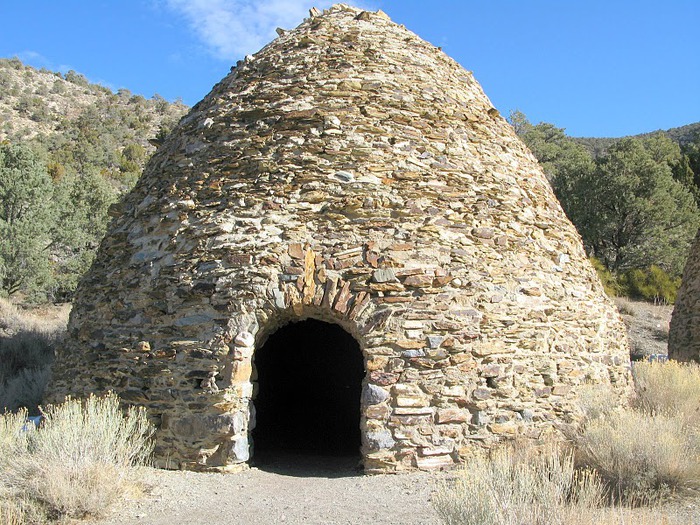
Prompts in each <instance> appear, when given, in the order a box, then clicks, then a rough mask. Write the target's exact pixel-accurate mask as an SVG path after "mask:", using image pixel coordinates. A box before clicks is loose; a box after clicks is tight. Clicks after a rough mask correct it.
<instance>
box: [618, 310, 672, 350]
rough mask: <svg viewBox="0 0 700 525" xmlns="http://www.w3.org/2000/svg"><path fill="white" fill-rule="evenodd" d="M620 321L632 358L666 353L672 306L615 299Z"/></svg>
mask: <svg viewBox="0 0 700 525" xmlns="http://www.w3.org/2000/svg"><path fill="white" fill-rule="evenodd" d="M615 304H616V305H617V308H618V310H619V311H620V314H622V319H623V320H624V322H625V325H626V326H627V333H628V335H629V339H630V353H631V355H632V356H633V357H634V358H639V357H645V356H649V355H652V354H662V355H666V354H667V352H668V326H669V323H670V322H671V314H672V313H673V305H656V304H652V303H646V302H642V301H631V300H630V299H627V298H624V297H616V298H615Z"/></svg>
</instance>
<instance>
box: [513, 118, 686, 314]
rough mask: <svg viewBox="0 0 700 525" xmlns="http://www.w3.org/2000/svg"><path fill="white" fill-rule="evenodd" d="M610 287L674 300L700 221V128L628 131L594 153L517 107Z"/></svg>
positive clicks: (524, 134) (517, 122)
mask: <svg viewBox="0 0 700 525" xmlns="http://www.w3.org/2000/svg"><path fill="white" fill-rule="evenodd" d="M511 123H512V124H513V126H514V128H515V130H516V132H517V133H518V135H519V136H520V137H521V138H522V139H523V141H524V142H525V143H526V144H527V146H528V147H529V148H530V150H531V151H532V153H533V154H534V155H535V157H537V159H538V160H539V161H540V163H541V165H542V167H543V168H544V170H545V174H546V175H547V178H548V179H549V181H550V183H551V184H552V188H553V189H554V192H555V194H556V195H557V198H558V199H559V201H560V203H561V205H562V207H563V208H564V211H565V212H566V214H567V216H568V217H569V219H571V222H573V223H574V225H575V226H576V228H577V229H578V231H579V233H580V234H581V237H582V238H583V242H584V245H585V247H586V251H587V252H588V255H589V256H590V257H592V258H594V259H595V264H596V265H597V269H598V270H599V273H601V276H602V277H603V278H604V281H605V284H606V289H607V290H608V291H609V292H613V293H617V294H621V295H629V296H632V297H638V298H642V299H646V300H656V301H663V302H673V301H674V300H675V295H676V292H677V289H678V286H679V285H680V276H681V273H682V271H683V266H684V264H685V259H686V257H687V254H688V249H689V247H690V243H691V242H692V240H693V238H694V236H695V233H696V232H697V230H698V227H700V212H699V211H698V203H700V185H699V184H700V135H696V136H695V137H694V138H693V139H692V140H691V139H688V140H687V141H685V142H684V143H683V145H682V146H681V145H679V143H677V142H674V141H673V140H671V139H670V138H669V137H668V136H667V135H666V134H663V133H657V134H648V135H644V136H641V137H626V138H622V139H619V140H617V141H614V142H611V143H609V144H608V145H607V146H606V148H605V150H604V151H603V152H599V154H598V155H597V156H594V155H592V154H591V153H590V151H589V150H587V149H586V148H585V147H584V146H583V145H582V144H580V143H579V142H577V141H576V140H574V139H572V138H571V137H568V136H567V135H566V134H565V133H564V130H563V129H560V128H557V127H555V126H554V125H552V124H549V123H544V122H542V123H540V124H537V125H533V124H531V123H530V122H529V121H528V120H527V118H526V117H525V116H524V115H523V114H522V113H519V112H515V113H513V114H512V115H511Z"/></svg>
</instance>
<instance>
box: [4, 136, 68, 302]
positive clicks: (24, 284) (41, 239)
mask: <svg viewBox="0 0 700 525" xmlns="http://www.w3.org/2000/svg"><path fill="white" fill-rule="evenodd" d="M52 195H53V183H52V181H51V177H49V175H48V173H47V171H46V167H45V166H44V164H43V163H42V162H41V161H40V160H39V158H38V156H37V155H36V154H35V153H34V152H32V150H30V149H29V148H27V147H24V146H12V145H7V144H3V145H0V289H1V290H2V291H4V292H5V293H8V294H13V293H16V292H18V291H20V290H28V291H32V290H36V289H38V288H41V287H43V286H46V284H47V283H48V282H49V281H50V273H49V270H50V265H49V257H48V252H47V248H48V246H49V244H50V230H51V225H52V223H53V219H54V211H55V208H54V206H53V204H52V200H51V199H52Z"/></svg>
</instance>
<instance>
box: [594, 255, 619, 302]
mask: <svg viewBox="0 0 700 525" xmlns="http://www.w3.org/2000/svg"><path fill="white" fill-rule="evenodd" d="M590 261H591V264H592V265H593V268H594V269H595V271H596V273H597V274H598V278H599V279H600V282H602V283H603V288H604V289H605V293H606V294H607V295H608V297H617V296H618V295H620V293H621V289H620V284H619V283H618V282H617V277H616V276H615V274H614V273H612V272H611V271H610V270H608V269H607V268H606V267H605V265H604V264H603V262H602V261H601V260H600V259H596V258H595V257H591V258H590Z"/></svg>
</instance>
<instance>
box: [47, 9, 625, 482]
mask: <svg viewBox="0 0 700 525" xmlns="http://www.w3.org/2000/svg"><path fill="white" fill-rule="evenodd" d="M280 33H281V34H280V36H279V38H277V39H276V40H274V41H273V42H272V43H270V44H269V45H268V46H266V47H265V48H263V49H262V50H261V51H260V52H258V53H257V54H255V55H254V56H252V57H248V58H246V60H244V61H242V62H240V63H239V64H238V65H237V66H236V67H235V68H234V69H233V70H232V71H231V73H230V74H229V75H228V76H227V77H226V78H224V79H223V80H222V81H221V82H220V83H219V84H217V85H216V86H215V87H214V89H213V90H212V92H211V93H210V94H209V95H207V97H206V98H205V99H204V100H203V101H201V102H200V103H199V104H197V105H196V106H195V107H194V108H193V109H192V111H191V112H190V113H189V115H188V116H186V117H185V118H184V119H183V120H182V121H181V122H180V124H179V125H178V127H177V128H176V129H175V130H174V131H173V133H172V134H171V135H170V136H169V137H168V139H167V140H166V141H165V143H164V144H163V146H162V147H161V148H160V149H159V150H158V152H157V153H156V155H155V156H154V157H153V158H152V159H151V161H150V163H149V164H148V167H147V168H146V170H145V173H144V175H143V177H142V178H141V179H140V181H139V182H138V184H137V186H136V188H135V189H134V190H133V191H132V192H131V193H130V194H129V195H128V196H127V197H126V199H125V200H124V202H123V205H122V206H121V209H120V210H116V212H115V215H116V217H115V218H114V220H113V223H112V225H111V228H110V231H109V234H108V235H107V237H106V238H105V240H104V242H103V243H102V245H101V247H100V249H99V253H98V256H97V259H96V261H95V263H94V266H93V268H92V269H91V271H90V272H89V274H88V275H87V276H86V277H85V278H84V280H83V281H82V284H81V286H80V289H79V292H78V298H77V300H76V303H75V305H74V309H73V313H72V316H71V321H70V327H69V333H70V335H69V341H68V343H67V344H66V346H65V349H64V350H63V351H62V352H61V353H60V355H59V356H58V357H57V360H56V363H55V367H54V379H53V382H52V383H51V385H50V392H51V394H50V397H51V399H53V400H56V399H58V398H61V397H62V396H64V395H65V394H69V393H71V394H78V395H82V394H85V393H87V392H92V391H96V392H100V391H105V390H108V389H113V390H115V391H116V392H117V393H119V394H120V395H121V396H122V398H123V399H124V400H125V401H126V402H128V403H134V404H139V405H144V406H146V407H148V410H149V412H150V414H151V417H152V418H153V420H154V422H155V423H156V424H157V426H158V432H157V450H156V452H157V456H158V458H159V459H160V460H161V464H163V465H169V466H171V467H174V468H191V469H206V468H212V469H222V470H226V469H232V468H235V466H236V465H241V464H245V463H246V462H248V461H249V460H250V459H251V457H252V459H253V460H255V456H256V454H258V451H259V450H260V447H261V446H262V444H265V446H267V445H268V444H269V443H270V442H272V443H273V445H275V446H282V447H284V446H285V444H286V443H294V444H295V446H298V445H300V444H311V445H314V444H317V445H319V446H320V445H321V444H325V445H328V447H330V448H332V447H333V445H334V444H335V443H336V442H338V441H341V440H343V439H345V437H347V435H352V434H353V432H352V431H351V430H349V429H351V428H354V429H356V430H355V432H354V436H355V437H354V438H352V439H356V442H355V444H354V445H353V443H352V442H351V443H350V444H349V448H350V449H353V447H354V450H355V451H356V453H357V454H360V451H361V458H362V461H363V464H364V467H365V470H366V471H371V472H376V471H392V470H401V469H410V468H423V469H429V468H441V467H445V466H449V465H453V464H454V463H455V462H458V461H459V460H460V457H463V456H467V455H469V454H470V452H471V451H473V450H474V449H475V448H478V447H484V446H489V445H491V444H493V443H496V442H498V441H499V440H501V439H503V438H509V437H513V436H529V437H533V438H537V437H540V436H542V435H543V434H544V433H548V432H552V431H556V429H557V428H558V427H560V426H561V425H565V424H567V423H570V422H572V421H573V420H575V418H576V414H577V409H576V400H577V387H578V386H579V385H582V384H584V383H587V382H588V383H600V384H604V385H610V384H612V386H613V388H614V389H616V391H618V392H620V393H622V392H625V391H626V390H627V388H628V384H629V375H628V366H629V358H628V347H627V342H626V336H625V329H624V327H623V325H622V323H621V321H620V318H619V316H618V314H617V312H616V310H615V308H614V306H613V305H612V304H611V302H610V301H609V300H608V299H607V298H606V297H605V295H604V293H603V290H602V287H601V285H600V283H599V281H598V279H597V277H596V275H595V273H594V271H593V270H592V268H591V267H590V265H589V264H588V261H587V259H586V256H585V254H584V251H583V249H582V245H581V241H580V238H579V236H578V235H577V233H576V230H575V229H574V227H573V226H572V225H571V223H570V222H569V221H568V220H567V218H566V217H565V215H564V213H563V212H562V209H561V208H560V206H559V204H558V203H557V201H556V199H555V197H554V195H553V193H552V191H551V189H550V187H549V185H548V183H547V180H546V179H545V177H544V175H543V173H542V170H541V169H540V167H539V166H538V164H537V162H536V161H535V159H534V158H533V156H532V155H531V154H530V152H529V151H528V150H527V148H526V147H525V146H523V144H522V143H521V142H520V140H519V139H518V138H517V136H516V135H515V133H514V131H513V129H512V128H511V127H510V126H509V125H508V124H507V122H506V121H505V120H504V119H503V118H502V117H501V116H500V115H499V113H498V111H496V110H495V109H494V108H493V107H492V105H491V103H490V102H489V100H488V98H487V97H486V96H485V95H484V93H483V92H482V90H481V88H480V87H479V85H478V84H477V83H476V81H475V80H474V78H473V77H472V75H471V74H470V73H469V72H467V71H465V70H464V69H462V67H460V66H459V65H458V64H457V63H456V62H454V61H453V60H451V59H450V58H449V57H447V56H446V55H445V54H443V53H442V52H441V51H440V49H438V48H436V47H434V46H432V45H430V44H428V43H427V42H425V41H423V40H421V39H420V38H418V37H417V36H416V35H415V34H413V33H411V32H410V31H408V30H407V29H405V28H404V27H403V26H399V25H396V24H394V23H393V22H391V21H390V20H389V19H388V18H387V17H386V15H384V14H383V13H381V12H377V13H370V12H363V11H360V10H358V9H355V8H351V7H348V6H344V5H337V6H334V7H332V8H331V9H329V10H327V11H325V12H323V13H319V12H316V11H312V14H311V16H310V17H309V18H308V19H306V20H305V21H304V22H303V23H302V24H301V25H300V26H299V27H297V28H296V29H294V30H291V31H288V32H282V31H280ZM305 319H312V320H313V321H305V322H298V323H297V321H302V320H305ZM275 338H276V339H275ZM273 340H274V342H273ZM268 344H270V345H273V348H272V349H270V350H269V351H268V350H266V348H267V345H268ZM358 363H359V365H358ZM266 381H267V383H266ZM278 386H279V387H280V389H281V390H280V389H278V388H277V387H278ZM282 387H284V388H282ZM348 400H349V401H348ZM335 403H338V404H337V405H336V404H335ZM279 407H282V408H279ZM348 407H349V408H348ZM353 407H355V408H353ZM348 414H349V415H348ZM297 419H298V420H303V421H302V423H301V424H296V423H295V421H296V420H297ZM341 420H342V421H341ZM347 421H350V424H349V425H348V424H347ZM256 422H257V426H256ZM290 428H291V430H290ZM278 437H279V438H280V440H279V441H276V439H277V438H278ZM344 445H345V446H346V448H348V447H347V445H348V443H344ZM270 446H271V447H272V445H270ZM273 449H274V447H273ZM324 451H325V449H324Z"/></svg>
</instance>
